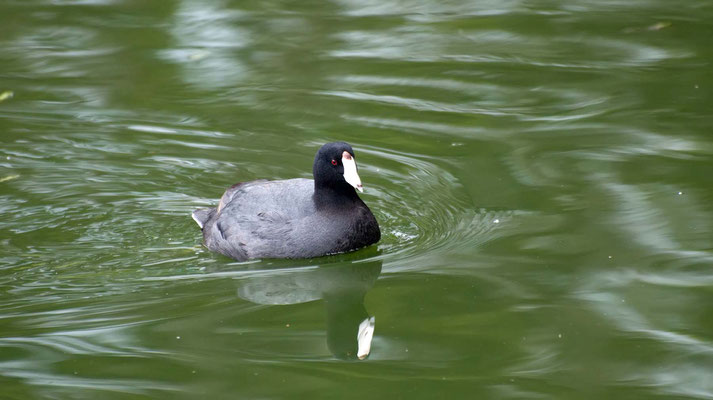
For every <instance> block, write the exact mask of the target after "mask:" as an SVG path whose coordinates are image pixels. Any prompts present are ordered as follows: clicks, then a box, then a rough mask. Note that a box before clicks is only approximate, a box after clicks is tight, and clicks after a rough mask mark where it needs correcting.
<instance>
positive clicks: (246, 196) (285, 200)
mask: <svg viewBox="0 0 713 400" xmlns="http://www.w3.org/2000/svg"><path fill="white" fill-rule="evenodd" d="M312 173H313V176H314V180H311V179H302V178H298V179H287V180H278V181H267V180H256V181H250V182H241V183H237V184H235V185H233V186H231V187H230V188H229V189H228V190H226V191H225V193H224V194H223V196H222V197H221V199H220V203H219V205H218V207H217V208H210V209H198V210H195V211H194V212H193V215H192V216H193V219H194V220H195V221H196V222H197V223H198V225H199V226H200V227H201V229H202V230H203V241H204V243H205V246H206V247H207V248H209V249H210V250H213V251H216V252H218V253H221V254H224V255H226V256H228V257H232V258H234V259H236V260H240V261H242V260H247V259H251V258H311V257H318V256H324V255H328V254H336V253H344V252H347V251H352V250H356V249H358V248H361V247H365V246H369V245H371V244H374V243H376V242H378V241H379V239H380V238H381V231H380V230H379V224H378V222H377V221H376V218H375V217H374V215H373V214H372V213H371V210H369V207H367V206H366V204H364V202H363V201H362V200H361V199H360V198H359V196H358V195H357V192H356V191H357V190H359V191H360V192H363V191H364V189H363V188H362V184H361V179H360V178H359V174H358V173H357V166H356V161H355V157H354V150H352V147H351V146H350V145H349V144H347V143H344V142H335V143H327V144H325V145H324V146H322V147H321V148H320V149H319V151H317V155H316V156H315V158H314V164H313V166H312Z"/></svg>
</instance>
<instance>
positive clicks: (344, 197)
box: [312, 182, 361, 209]
mask: <svg viewBox="0 0 713 400" xmlns="http://www.w3.org/2000/svg"><path fill="white" fill-rule="evenodd" d="M312 198H313V199H314V204H315V206H316V207H317V209H323V208H342V207H353V206H354V205H355V204H359V203H361V199H359V196H358V195H357V193H356V190H354V188H353V187H351V186H350V185H349V184H347V183H346V182H344V183H341V182H340V183H338V184H336V185H317V184H316V183H315V185H314V194H313V195H312Z"/></svg>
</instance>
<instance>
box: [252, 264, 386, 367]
mask: <svg viewBox="0 0 713 400" xmlns="http://www.w3.org/2000/svg"><path fill="white" fill-rule="evenodd" d="M380 273H381V261H371V262H365V263H355V264H349V265H334V266H320V267H318V268H316V269H294V270H290V271H288V272H286V273H283V272H282V271H281V273H280V274H278V275H261V276H254V277H251V278H248V279H247V280H243V281H241V282H242V283H241V285H240V287H239V288H238V296H240V297H241V298H243V299H245V300H248V301H251V302H253V303H258V304H274V305H277V304H298V303H305V302H308V301H314V300H318V299H324V302H325V308H326V310H327V346H328V347H329V350H330V351H331V352H332V354H334V356H335V357H337V358H341V359H347V360H355V359H359V360H363V359H365V358H366V357H367V356H368V355H369V352H370V351H371V339H372V336H373V334H374V323H375V319H374V317H370V316H369V314H368V313H367V311H366V308H365V307H364V296H365V295H366V292H367V291H368V290H369V289H370V288H371V287H372V286H374V282H376V279H377V278H378V277H379V274H380Z"/></svg>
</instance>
